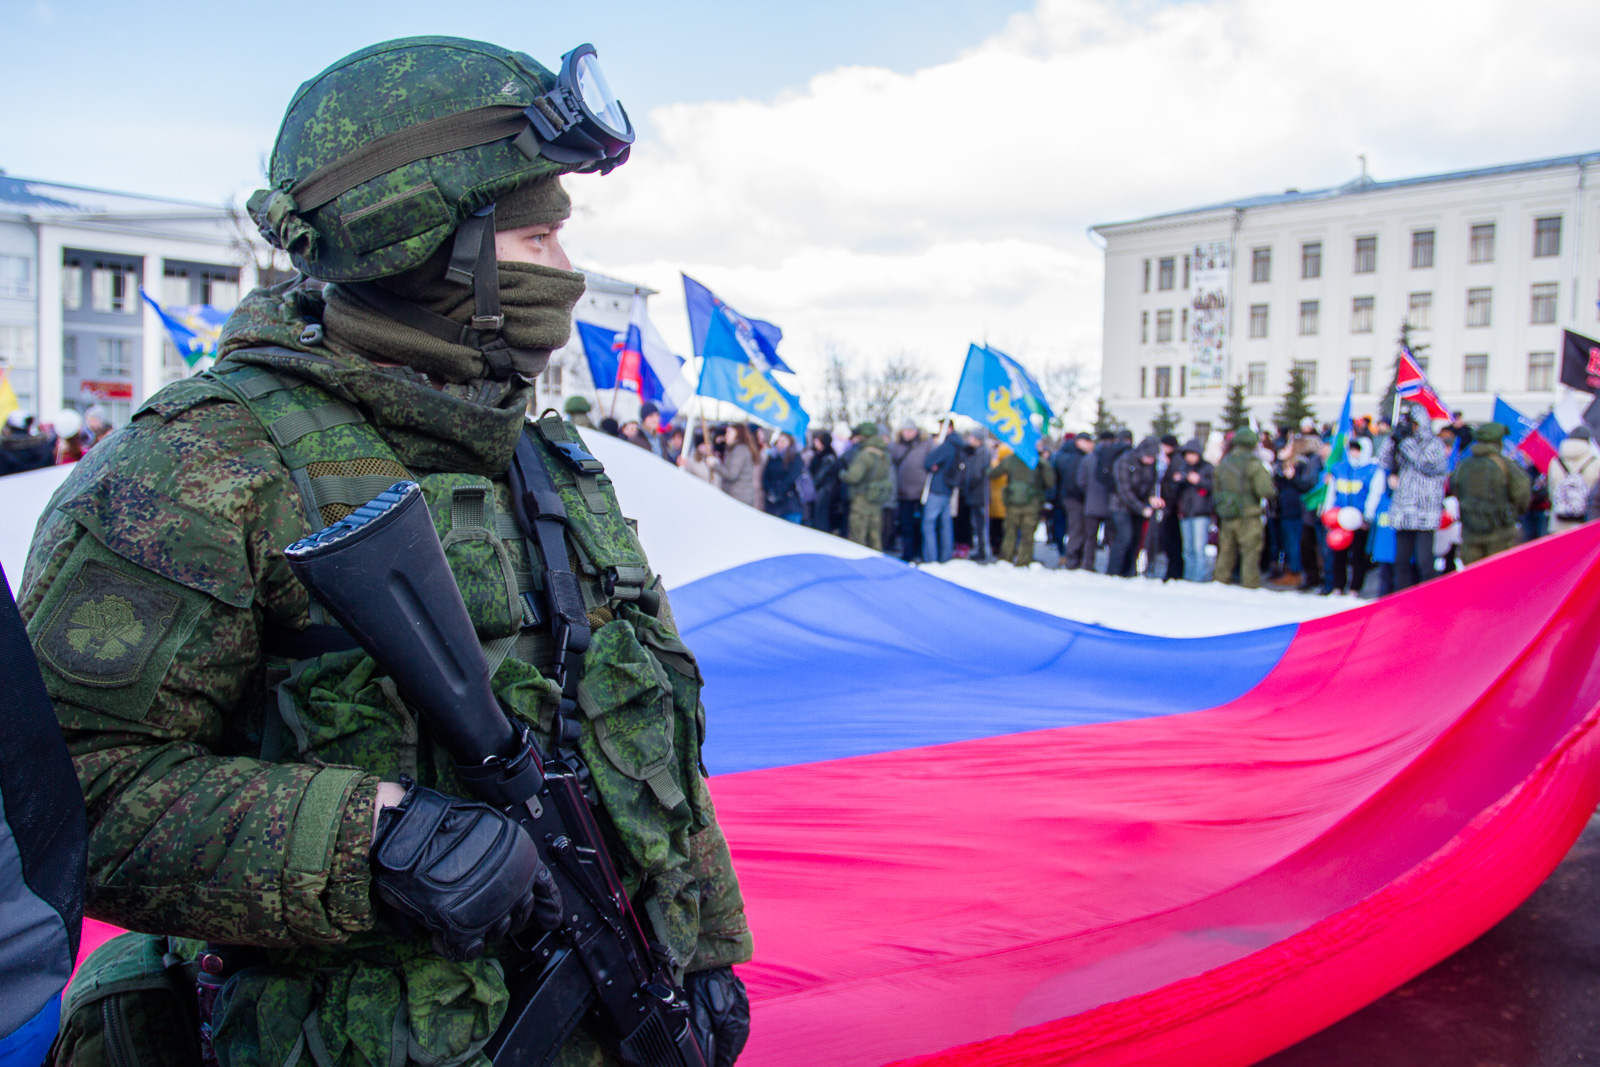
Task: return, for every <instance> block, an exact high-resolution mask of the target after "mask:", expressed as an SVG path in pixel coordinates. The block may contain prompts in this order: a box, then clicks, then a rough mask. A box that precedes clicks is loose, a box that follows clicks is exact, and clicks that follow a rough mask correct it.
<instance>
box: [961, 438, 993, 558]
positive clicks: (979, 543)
mask: <svg viewBox="0 0 1600 1067" xmlns="http://www.w3.org/2000/svg"><path fill="white" fill-rule="evenodd" d="M992 454H993V453H991V452H990V451H989V444H988V442H987V441H985V440H984V437H983V435H982V434H981V433H970V434H968V435H967V459H966V470H965V472H964V473H963V475H962V480H961V505H960V507H959V508H958V509H957V511H956V521H955V538H956V543H957V544H964V545H966V546H967V551H968V558H969V559H981V560H987V559H992V558H993V557H994V552H993V548H992V546H991V545H990V544H989V457H990V456H991V455H992Z"/></svg>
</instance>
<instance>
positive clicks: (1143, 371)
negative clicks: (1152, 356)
mask: <svg viewBox="0 0 1600 1067" xmlns="http://www.w3.org/2000/svg"><path fill="white" fill-rule="evenodd" d="M1149 373H1150V368H1149V367H1140V368H1139V397H1140V399H1143V398H1144V397H1146V396H1148V395H1149V393H1148V392H1147V391H1146V387H1145V378H1146V377H1147V376H1148V375H1149Z"/></svg>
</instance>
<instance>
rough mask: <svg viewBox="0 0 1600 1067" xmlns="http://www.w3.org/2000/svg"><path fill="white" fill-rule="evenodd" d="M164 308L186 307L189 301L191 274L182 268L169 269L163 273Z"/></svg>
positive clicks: (162, 292) (162, 299)
mask: <svg viewBox="0 0 1600 1067" xmlns="http://www.w3.org/2000/svg"><path fill="white" fill-rule="evenodd" d="M161 303H162V306H163V307H169V308H174V307H185V306H186V305H188V304H189V303H190V301H189V272H188V271H186V270H184V269H183V268H182V267H167V268H166V269H164V270H163V271H162V272H161Z"/></svg>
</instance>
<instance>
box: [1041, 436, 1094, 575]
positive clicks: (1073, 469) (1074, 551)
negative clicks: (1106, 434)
mask: <svg viewBox="0 0 1600 1067" xmlns="http://www.w3.org/2000/svg"><path fill="white" fill-rule="evenodd" d="M1093 448H1094V438H1093V437H1091V436H1090V435H1089V434H1086V433H1080V434H1078V435H1077V436H1076V437H1074V438H1071V439H1069V440H1066V441H1062V442H1061V447H1060V448H1058V449H1057V450H1056V453H1055V455H1053V456H1051V457H1050V462H1051V463H1053V464H1054V465H1055V468H1056V511H1055V516H1054V520H1053V521H1052V522H1051V524H1050V532H1051V536H1052V539H1053V540H1054V541H1055V543H1056V549H1057V550H1058V551H1059V552H1060V553H1061V567H1062V569H1064V570H1069V571H1075V570H1077V569H1078V568H1079V567H1081V566H1085V564H1084V560H1083V545H1084V541H1085V539H1086V538H1085V536H1084V531H1085V528H1086V526H1087V523H1086V522H1085V521H1084V495H1085V494H1084V488H1083V487H1082V486H1080V485H1079V484H1078V468H1079V467H1080V466H1082V465H1083V463H1084V461H1085V459H1086V458H1087V457H1088V455H1089V452H1090V450H1091V449H1093ZM1087 566H1089V567H1090V569H1093V567H1094V558H1093V557H1092V556H1091V557H1090V558H1089V561H1088V564H1087Z"/></svg>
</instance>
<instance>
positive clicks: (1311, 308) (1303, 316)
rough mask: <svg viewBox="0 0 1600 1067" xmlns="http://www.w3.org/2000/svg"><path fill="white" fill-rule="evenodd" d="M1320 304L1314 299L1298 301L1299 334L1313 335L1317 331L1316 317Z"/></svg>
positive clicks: (1304, 335)
mask: <svg viewBox="0 0 1600 1067" xmlns="http://www.w3.org/2000/svg"><path fill="white" fill-rule="evenodd" d="M1319 311H1320V306H1319V305H1318V303H1317V301H1315V300H1302V301H1300V336H1301V337H1314V336H1316V333H1317V317H1318V313H1319Z"/></svg>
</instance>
